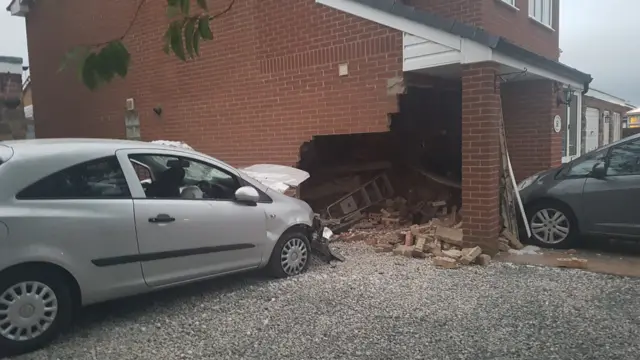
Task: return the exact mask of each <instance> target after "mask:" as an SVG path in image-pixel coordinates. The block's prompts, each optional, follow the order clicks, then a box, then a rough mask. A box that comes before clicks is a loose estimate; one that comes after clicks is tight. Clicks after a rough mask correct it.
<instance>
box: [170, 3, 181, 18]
mask: <svg viewBox="0 0 640 360" xmlns="http://www.w3.org/2000/svg"><path fill="white" fill-rule="evenodd" d="M178 15H180V8H179V7H177V6H167V17H168V18H169V19H173V18H174V17H176V16H178Z"/></svg>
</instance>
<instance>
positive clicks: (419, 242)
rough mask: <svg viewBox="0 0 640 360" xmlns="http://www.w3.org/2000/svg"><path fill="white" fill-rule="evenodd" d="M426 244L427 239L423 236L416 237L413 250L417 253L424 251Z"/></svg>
mask: <svg viewBox="0 0 640 360" xmlns="http://www.w3.org/2000/svg"><path fill="white" fill-rule="evenodd" d="M426 243H427V237H426V236H424V235H418V236H416V245H415V248H416V250H418V251H424V247H425V244H426Z"/></svg>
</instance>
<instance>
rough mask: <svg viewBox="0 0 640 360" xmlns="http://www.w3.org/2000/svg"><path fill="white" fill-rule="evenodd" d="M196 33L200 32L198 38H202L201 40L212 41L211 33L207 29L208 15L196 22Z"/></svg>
mask: <svg viewBox="0 0 640 360" xmlns="http://www.w3.org/2000/svg"><path fill="white" fill-rule="evenodd" d="M198 31H200V36H202V38H203V39H206V40H213V33H212V32H211V28H210V27H209V15H203V16H201V17H200V19H199V21H198Z"/></svg>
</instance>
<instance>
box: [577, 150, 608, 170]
mask: <svg viewBox="0 0 640 360" xmlns="http://www.w3.org/2000/svg"><path fill="white" fill-rule="evenodd" d="M606 158H607V149H603V150H600V151H594V152H591V153H588V154H586V155H584V156H583V158H581V159H580V158H578V159H576V160H575V161H574V163H573V164H571V167H570V168H569V172H568V173H567V176H568V177H585V176H588V175H589V174H590V173H591V170H593V167H594V166H595V165H596V164H598V163H603V162H604V161H605V159H606Z"/></svg>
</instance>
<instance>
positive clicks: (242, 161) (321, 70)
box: [27, 0, 402, 165]
mask: <svg viewBox="0 0 640 360" xmlns="http://www.w3.org/2000/svg"><path fill="white" fill-rule="evenodd" d="M214 4H215V5H216V6H220V7H223V6H225V5H226V3H225V2H223V1H216V2H212V3H211V5H214ZM135 5H136V4H135V3H134V2H130V1H125V0H113V1H97V0H93V1H85V2H73V3H71V2H62V3H59V4H58V3H55V4H51V3H49V2H39V3H38V4H36V5H35V6H34V9H33V11H32V13H31V14H30V15H29V19H28V21H27V31H28V36H29V52H30V55H31V66H32V69H33V70H32V74H31V75H32V78H33V87H34V94H33V95H34V103H37V106H38V127H37V136H38V137H55V136H88V137H119V138H122V137H124V133H125V127H124V105H125V99H126V98H127V97H133V98H134V99H135V100H136V107H137V110H138V112H139V114H140V122H141V134H142V138H143V139H144V140H154V139H167V140H182V141H185V142H187V143H189V144H190V145H191V146H193V147H195V148H197V149H198V150H201V151H203V152H206V153H209V154H212V155H214V156H216V157H218V158H220V159H222V160H225V161H228V162H230V163H231V164H233V165H246V164H250V163H255V162H275V163H282V164H294V163H295V162H296V161H297V159H298V150H299V146H300V145H301V144H302V143H303V142H304V141H306V140H309V139H310V138H311V136H312V135H319V134H340V133H352V132H376V131H384V130H386V129H387V124H388V120H387V114H388V113H392V112H395V111H397V101H396V98H395V96H388V95H387V89H386V87H387V79H389V78H393V77H397V76H401V70H402V63H401V59H402V38H401V33H399V32H398V31H395V30H392V29H389V28H385V27H383V26H380V25H378V24H376V23H372V22H369V21H366V20H363V19H360V18H357V17H354V16H349V15H347V14H345V13H343V12H340V11H337V10H333V9H330V8H328V7H325V6H323V5H319V4H316V3H315V2H314V0H298V1H296V2H295V4H288V3H285V2H283V1H279V0H243V1H237V2H236V4H235V5H234V7H233V10H232V11H231V12H229V13H228V14H226V15H225V16H223V17H221V18H220V19H218V20H216V21H214V23H213V33H214V34H215V37H216V38H215V40H214V41H213V42H208V43H204V44H203V45H202V49H201V53H202V54H201V55H202V56H201V57H200V58H198V59H197V60H195V61H190V62H188V63H181V62H180V61H179V60H177V59H175V58H174V57H168V56H166V55H165V54H164V53H163V52H162V43H161V38H162V33H163V31H164V29H165V26H166V20H165V19H166V16H165V15H164V11H165V6H166V2H162V1H153V2H149V3H147V4H146V5H145V6H144V8H143V9H142V12H141V13H140V15H139V17H138V19H137V21H136V23H135V24H134V26H133V28H132V30H131V33H130V35H129V36H128V37H127V38H126V40H125V41H126V43H127V45H128V46H129V49H130V50H131V52H132V61H133V64H132V68H131V71H130V73H129V76H128V77H127V79H126V80H124V81H122V80H117V81H115V82H114V83H112V84H109V85H108V86H106V87H104V88H102V89H100V90H98V91H97V92H95V93H91V92H89V91H88V90H86V89H84V88H83V87H82V85H80V84H79V83H78V81H77V80H76V79H75V73H74V72H73V71H69V72H65V73H63V74H57V73H56V72H57V68H58V65H59V60H60V59H62V57H63V54H64V52H65V51H66V50H68V49H69V48H71V47H72V46H74V45H77V44H83V43H93V42H99V41H103V40H105V39H109V38H113V37H114V36H117V35H118V34H120V33H121V32H122V31H123V30H124V28H125V27H126V22H127V21H128V19H129V16H126V15H125V14H132V13H133V11H134V8H135ZM52 28H55V29H56V34H55V37H54V36H53V34H52V33H51V31H50V29H52ZM342 62H345V63H348V65H349V75H348V76H345V77H339V76H338V64H339V63H342ZM61 88H64V89H65V91H64V92H61V91H60V89H61ZM156 106H161V107H162V109H163V112H162V116H161V117H158V116H157V115H155V113H154V112H153V110H152V109H153V108H154V107H156ZM70 109H73V110H72V111H70ZM71 114H73V116H70V115H71Z"/></svg>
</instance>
